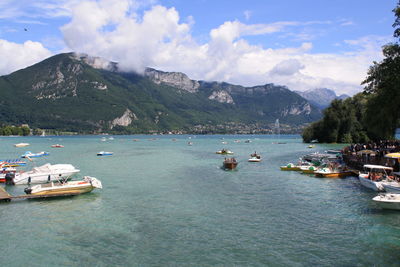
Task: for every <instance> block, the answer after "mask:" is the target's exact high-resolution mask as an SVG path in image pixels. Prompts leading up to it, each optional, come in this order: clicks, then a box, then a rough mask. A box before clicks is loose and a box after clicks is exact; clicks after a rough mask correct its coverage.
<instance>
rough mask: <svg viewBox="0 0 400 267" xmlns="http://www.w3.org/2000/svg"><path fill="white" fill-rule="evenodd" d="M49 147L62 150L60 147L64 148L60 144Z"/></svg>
mask: <svg viewBox="0 0 400 267" xmlns="http://www.w3.org/2000/svg"><path fill="white" fill-rule="evenodd" d="M51 147H55V148H62V147H64V146H63V145H60V144H55V145H51Z"/></svg>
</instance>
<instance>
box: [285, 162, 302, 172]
mask: <svg viewBox="0 0 400 267" xmlns="http://www.w3.org/2000/svg"><path fill="white" fill-rule="evenodd" d="M280 168H281V171H301V165H294V164H293V163H288V164H287V165H285V166H281V167H280Z"/></svg>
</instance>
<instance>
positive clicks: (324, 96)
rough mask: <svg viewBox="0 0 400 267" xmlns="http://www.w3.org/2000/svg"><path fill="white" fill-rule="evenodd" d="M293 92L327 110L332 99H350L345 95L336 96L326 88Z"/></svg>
mask: <svg viewBox="0 0 400 267" xmlns="http://www.w3.org/2000/svg"><path fill="white" fill-rule="evenodd" d="M294 92H296V93H297V94H299V95H300V96H302V97H304V98H305V99H307V100H308V101H310V103H311V104H313V105H315V106H317V107H319V108H321V109H325V108H327V107H328V106H329V105H330V103H331V102H332V100H334V99H346V98H349V97H350V96H348V95H345V94H342V95H340V96H337V95H336V93H335V91H333V90H331V89H328V88H316V89H310V90H307V91H304V92H301V91H294Z"/></svg>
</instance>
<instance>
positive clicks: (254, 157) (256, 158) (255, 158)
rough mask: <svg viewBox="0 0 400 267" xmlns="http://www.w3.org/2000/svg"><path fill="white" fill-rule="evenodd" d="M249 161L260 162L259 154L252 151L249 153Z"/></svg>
mask: <svg viewBox="0 0 400 267" xmlns="http://www.w3.org/2000/svg"><path fill="white" fill-rule="evenodd" d="M248 161H249V162H260V161H261V156H260V155H259V154H257V152H254V153H253V154H251V155H250V158H249V159H248Z"/></svg>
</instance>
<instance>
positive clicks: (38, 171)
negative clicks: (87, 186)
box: [12, 163, 80, 184]
mask: <svg viewBox="0 0 400 267" xmlns="http://www.w3.org/2000/svg"><path fill="white" fill-rule="evenodd" d="M78 172H80V170H78V169H76V168H75V167H74V166H72V165H71V164H54V165H51V164H50V163H46V164H44V165H42V166H39V167H35V168H33V169H32V170H30V171H27V172H20V173H15V177H13V178H12V180H13V183H14V184H42V183H48V182H51V181H58V180H59V179H61V178H63V179H69V178H70V177H71V176H72V175H74V174H76V173H78Z"/></svg>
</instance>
